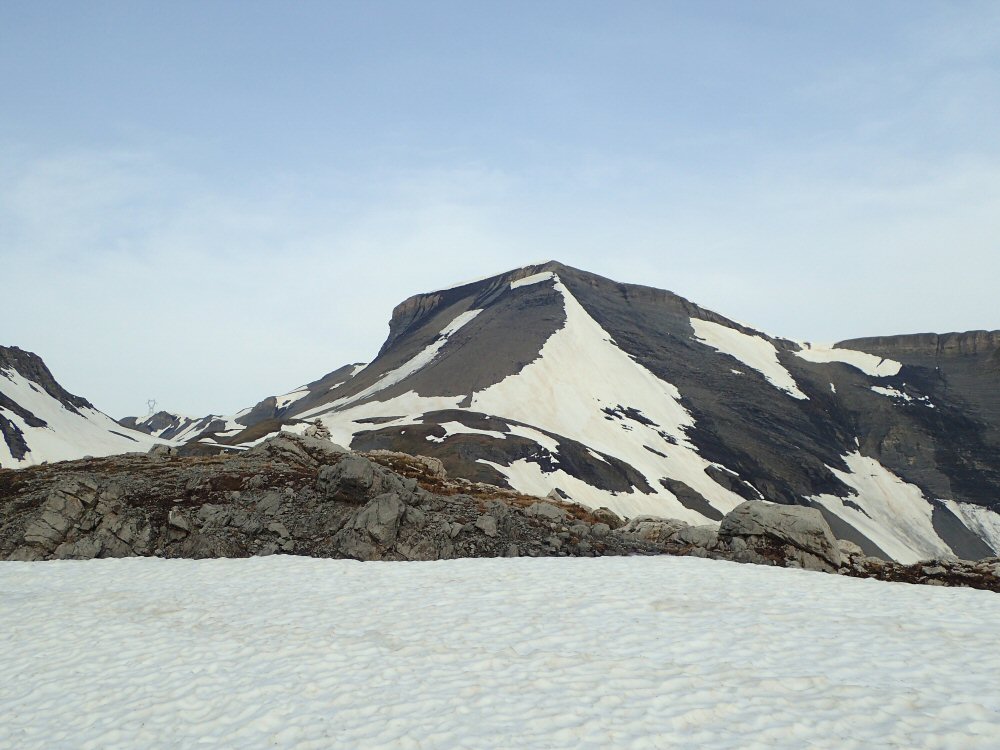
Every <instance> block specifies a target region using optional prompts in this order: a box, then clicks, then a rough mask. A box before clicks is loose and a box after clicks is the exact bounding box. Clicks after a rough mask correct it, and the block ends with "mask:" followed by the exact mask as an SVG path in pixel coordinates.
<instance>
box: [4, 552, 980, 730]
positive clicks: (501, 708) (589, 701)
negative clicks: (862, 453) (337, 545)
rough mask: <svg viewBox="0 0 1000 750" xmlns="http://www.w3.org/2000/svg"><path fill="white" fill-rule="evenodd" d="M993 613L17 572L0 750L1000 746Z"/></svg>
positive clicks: (859, 597)
mask: <svg viewBox="0 0 1000 750" xmlns="http://www.w3.org/2000/svg"><path fill="white" fill-rule="evenodd" d="M998 636H1000V595H997V594H992V593H988V592H984V591H973V590H966V589H944V588H934V587H929V586H909V585H905V584H886V583H880V582H876V581H870V580H853V579H845V578H841V577H838V576H828V575H822V574H819V573H807V572H803V571H797V570H784V569H777V568H767V567H758V566H753V565H735V564H731V563H725V562H716V561H708V560H700V559H693V558H677V557H653V558H603V559H480V560H454V561H448V562H434V563H357V562H349V561H336V560H313V559H306V558H294V557H270V558H255V559H246V560H204V561H190V560H159V559H150V558H133V559H125V560H92V561H86V562H46V563H2V564H0V669H2V674H3V680H2V681H0V747H4V748H7V747H10V748H63V747H67V748H68V747H72V748H111V747H131V748H147V747H157V748H161V747H177V748H187V747H193V746H195V745H196V744H201V745H209V746H217V747H239V748H252V747H274V746H277V747H302V748H306V747H308V748H328V747H343V748H371V747H401V748H409V747H413V748H428V747H430V748H456V747H474V748H481V747H496V748H522V747H530V748H554V747H565V748H578V747H579V748H619V747H621V748H626V747H629V748H631V747H634V748H645V747H649V748H666V747H678V748H741V749H742V748H813V747H816V748H838V749H841V748H866V749H867V748H884V747H899V748H925V747H926V748H963V749H968V748H991V749H995V748H997V747H998V746H1000V679H998V678H997V675H998V674H1000V651H998V650H997V648H996V643H997V638H998Z"/></svg>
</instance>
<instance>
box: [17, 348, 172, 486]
mask: <svg viewBox="0 0 1000 750" xmlns="http://www.w3.org/2000/svg"><path fill="white" fill-rule="evenodd" d="M0 434H2V436H3V440H2V441H0V468H8V469H9V468H19V467H22V466H32V465H35V464H40V463H44V462H46V461H65V460H68V459H75V458H82V457H83V456H86V455H91V456H107V455H111V454H115V453H127V452H130V451H147V450H149V448H150V447H151V446H152V445H155V444H158V443H162V442H164V441H162V440H158V439H154V438H152V437H150V436H149V435H145V434H143V433H141V432H136V431H134V430H130V429H127V428H123V427H122V426H121V425H119V424H118V423H117V422H115V420H113V419H112V418H111V417H109V416H108V415H107V414H104V413H103V412H101V411H98V410H97V409H95V408H94V406H93V404H91V403H90V402H89V401H87V400H86V399H85V398H81V397H80V396H74V395H73V394H71V393H69V392H68V391H66V390H65V389H64V388H63V387H62V386H61V385H59V383H57V382H56V380H55V378H54V377H52V373H51V372H50V371H49V368H48V367H46V366H45V363H44V362H43V361H42V359H41V357H39V356H38V355H37V354H33V353H31V352H26V351H24V350H23V349H19V348H17V347H16V346H13V347H5V346H0Z"/></svg>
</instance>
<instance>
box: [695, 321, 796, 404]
mask: <svg viewBox="0 0 1000 750" xmlns="http://www.w3.org/2000/svg"><path fill="white" fill-rule="evenodd" d="M690 320H691V326H692V327H693V328H694V335H695V337H696V339H697V340H698V341H700V342H702V343H703V344H707V345H708V346H710V347H712V348H713V349H715V350H716V351H717V352H721V353H722V354H728V355H729V356H730V357H733V358H735V359H738V360H739V361H740V362H742V363H743V364H745V365H746V366H747V367H752V368H753V369H754V370H756V371H757V372H759V373H760V374H761V375H763V376H764V377H765V378H766V379H767V382H768V383H770V384H771V385H773V386H774V387H775V388H779V389H781V390H783V391H785V392H786V393H787V394H789V395H790V396H793V397H794V398H798V399H808V398H809V397H808V396H807V395H806V394H804V393H803V392H802V391H800V390H799V387H798V385H796V383H795V378H793V377H792V374H791V373H790V372H788V370H786V369H785V368H784V366H783V365H782V364H781V362H779V361H778V350H777V349H775V348H774V344H772V343H771V342H770V341H768V340H767V339H764V338H761V337H760V336H751V335H749V334H746V333H743V332H742V331H737V330H736V329H735V328H730V327H729V326H724V325H720V324H719V323H712V322H711V321H708V320H702V319H701V318H691V319H690Z"/></svg>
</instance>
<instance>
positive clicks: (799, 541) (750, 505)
mask: <svg viewBox="0 0 1000 750" xmlns="http://www.w3.org/2000/svg"><path fill="white" fill-rule="evenodd" d="M736 537H739V538H742V539H744V540H745V541H746V542H747V545H748V546H749V547H750V549H751V550H755V551H758V552H759V551H762V550H765V551H772V552H776V553H783V554H784V555H785V560H786V562H789V563H797V564H798V565H800V566H801V567H804V568H809V569H815V570H827V571H831V570H833V571H835V570H837V569H838V568H840V565H841V562H842V556H841V553H840V548H839V547H838V546H837V539H836V538H835V537H834V535H833V531H832V530H831V529H830V524H828V523H827V522H826V519H825V518H823V515H822V514H821V513H820V512H819V511H818V510H816V509H815V508H804V507H801V506H798V505H774V504H771V503H764V502H758V501H753V500H749V501H747V502H745V503H741V504H740V505H738V506H736V507H735V508H733V510H731V511H730V512H729V513H727V514H726V515H725V517H724V518H723V519H722V523H721V524H720V525H719V538H720V539H723V540H729V539H733V538H736ZM781 547H784V548H786V549H778V548H781Z"/></svg>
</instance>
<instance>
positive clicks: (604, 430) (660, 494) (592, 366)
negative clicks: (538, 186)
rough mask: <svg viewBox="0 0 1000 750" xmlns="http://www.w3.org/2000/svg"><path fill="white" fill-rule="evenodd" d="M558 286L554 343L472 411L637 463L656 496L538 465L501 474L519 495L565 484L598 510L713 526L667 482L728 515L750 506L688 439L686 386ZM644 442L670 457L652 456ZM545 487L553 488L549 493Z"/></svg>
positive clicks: (519, 465) (476, 399)
mask: <svg viewBox="0 0 1000 750" xmlns="http://www.w3.org/2000/svg"><path fill="white" fill-rule="evenodd" d="M554 288H555V289H556V290H558V291H559V292H560V293H561V294H562V296H563V301H564V308H565V312H566V322H565V324H564V326H563V327H562V328H561V329H559V330H558V331H556V332H555V333H554V334H553V335H552V336H550V337H549V339H548V340H547V341H546V342H545V344H544V346H543V347H542V350H541V352H540V353H539V357H538V358H537V359H536V360H535V361H534V362H531V363H530V364H528V365H527V366H526V367H524V368H523V369H522V370H521V371H520V372H519V373H517V374H515V375H511V376H509V377H507V378H505V379H504V380H502V381H501V382H499V383H497V384H495V385H493V386H490V387H489V388H487V389H485V390H483V391H480V392H478V393H475V394H473V396H472V399H471V401H472V404H471V407H470V408H471V409H472V410H473V411H480V412H484V413H487V414H492V415H494V416H498V417H502V418H507V419H512V420H516V421H518V422H526V423H528V424H532V425H536V426H537V427H539V428H540V429H544V430H546V431H547V432H550V433H553V434H556V435H565V436H571V437H572V438H573V439H574V440H576V441H578V442H580V443H582V444H583V445H585V446H586V447H588V448H591V449H593V450H595V451H597V452H599V453H602V454H604V455H606V456H613V457H615V458H618V459H621V460H622V461H624V462H625V463H627V464H629V465H631V466H632V467H634V468H635V469H636V470H637V471H639V473H640V474H642V475H643V476H644V477H645V478H646V480H647V482H648V484H649V485H650V487H651V488H652V489H653V492H652V493H651V494H646V493H643V492H640V491H638V490H634V491H632V492H620V493H615V492H610V491H607V490H601V489H598V488H595V487H592V486H590V485H588V484H586V483H584V482H582V481H580V480H576V479H574V478H572V477H570V476H569V475H568V474H565V473H564V472H561V471H557V472H554V473H548V474H546V473H545V472H543V471H542V470H541V467H539V466H538V465H537V464H534V463H532V462H530V461H523V460H522V461H518V462H515V464H514V465H512V466H508V467H504V466H495V468H497V470H498V471H500V472H501V473H502V474H504V476H506V477H507V480H508V482H509V483H510V484H511V486H512V487H514V489H516V490H518V491H525V492H527V491H530V492H531V493H533V494H543V495H544V494H547V493H548V491H549V490H551V489H552V488H553V487H555V486H557V485H558V486H559V487H560V488H561V489H563V490H565V491H566V492H568V493H569V494H570V496H571V497H572V498H573V500H575V501H577V502H580V503H583V504H585V505H589V506H592V507H596V506H599V505H606V506H608V507H609V508H611V509H612V510H615V511H616V512H619V513H623V514H625V515H629V516H632V515H637V514H644V513H649V514H656V515H666V516H672V517H675V518H680V519H683V520H688V521H691V522H692V523H704V522H705V521H706V520H707V519H706V518H705V517H704V516H702V515H701V514H700V513H697V512H696V511H692V510H690V509H688V508H686V507H685V506H684V505H682V504H681V503H680V502H679V501H678V500H677V499H676V497H675V496H674V495H673V494H672V493H670V492H669V491H667V490H666V489H664V488H663V487H662V486H661V485H660V484H659V479H660V478H661V477H672V478H674V479H677V480H680V481H682V482H684V483H686V484H687V485H688V486H690V487H691V488H692V489H694V490H695V491H697V492H699V493H700V494H701V495H702V496H703V497H705V498H706V499H707V500H708V501H709V502H710V503H711V504H712V505H713V507H715V508H716V509H718V510H719V511H721V512H723V513H725V512H728V511H729V510H732V508H734V507H736V505H738V504H739V503H741V502H742V501H743V500H742V498H740V497H739V496H738V495H736V494H735V493H733V492H731V491H729V490H726V489H725V488H723V487H721V486H720V485H719V484H717V483H716V482H714V481H713V480H712V479H711V478H710V477H709V476H708V475H707V474H706V473H705V469H706V468H707V467H708V466H710V465H711V463H710V462H709V461H706V460H705V459H704V458H702V457H701V456H700V455H698V453H697V451H696V450H695V448H694V446H693V445H691V443H690V442H689V441H688V438H687V434H686V431H687V430H688V429H690V428H692V427H693V426H694V419H693V417H692V416H691V415H690V413H688V411H687V410H686V409H685V408H684V407H683V406H682V405H681V403H680V393H679V392H678V390H677V388H676V387H675V386H674V385H672V384H670V383H667V382H664V381H663V380H660V379H659V378H657V377H656V376H655V375H653V373H651V372H650V371H649V370H647V369H646V368H645V367H643V366H642V365H640V364H639V363H637V362H636V361H635V360H634V359H632V358H631V357H630V356H629V355H628V354H626V353H625V352H623V351H622V350H621V349H620V348H619V347H618V346H617V344H615V342H614V340H613V339H612V337H611V336H610V335H609V334H608V333H607V331H605V330H604V329H603V328H602V327H601V326H600V325H599V324H598V323H597V321H595V320H594V319H593V318H592V317H591V316H590V315H589V314H588V313H587V311H586V310H584V308H583V307H582V306H581V305H580V303H579V302H578V301H577V300H576V298H575V297H573V295H572V294H571V293H570V291H569V290H568V289H567V288H566V286H565V285H564V284H563V283H562V282H561V281H560V280H559V278H558V276H556V277H555V284H554ZM581 362H585V363H586V365H587V377H586V378H580V377H578V372H579V368H580V363H581ZM621 407H626V408H627V409H634V410H636V411H637V412H640V413H641V415H642V417H643V419H644V420H647V421H649V422H652V424H651V425H650V424H645V423H643V422H642V421H637V420H635V419H631V418H629V417H627V415H626V416H622V417H620V418H611V419H609V418H608V414H607V413H606V412H605V411H603V410H604V409H609V410H620V409H621ZM625 433H628V434H625ZM644 444H645V445H649V446H650V447H653V448H656V450H658V451H659V452H660V453H662V454H664V455H665V457H664V456H659V455H656V454H654V453H652V452H650V451H648V450H646V449H645V448H644V447H643V445H644ZM541 489H544V490H545V491H544V492H539V491H540V490H541Z"/></svg>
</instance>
